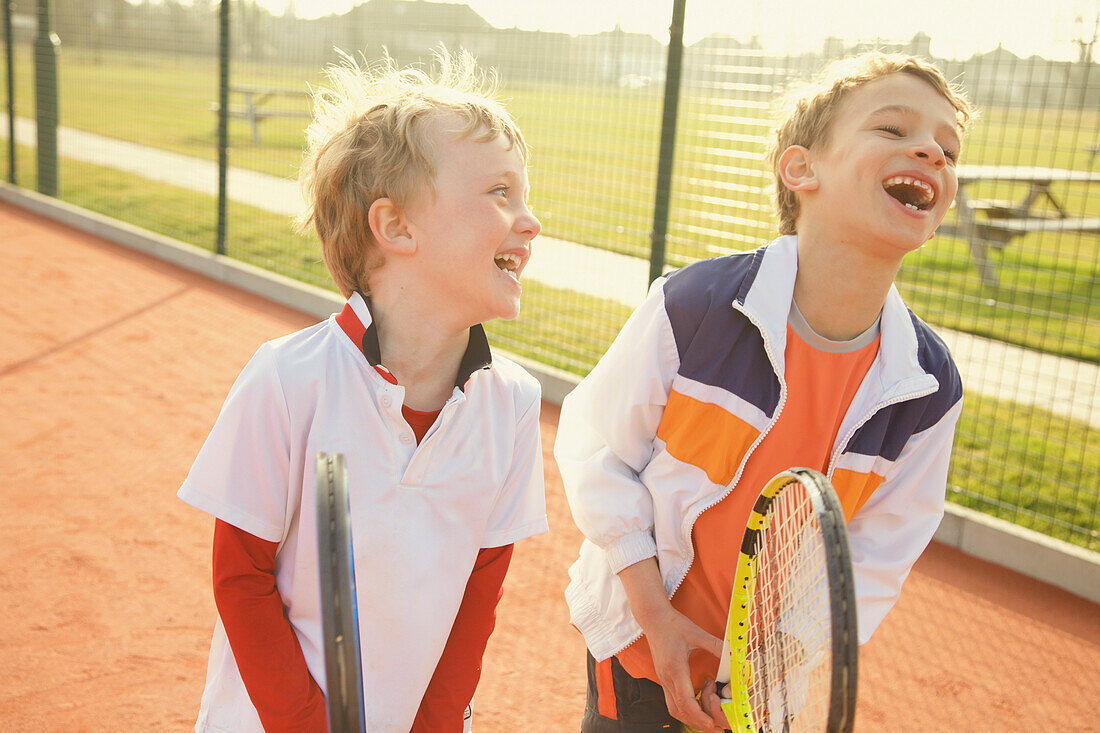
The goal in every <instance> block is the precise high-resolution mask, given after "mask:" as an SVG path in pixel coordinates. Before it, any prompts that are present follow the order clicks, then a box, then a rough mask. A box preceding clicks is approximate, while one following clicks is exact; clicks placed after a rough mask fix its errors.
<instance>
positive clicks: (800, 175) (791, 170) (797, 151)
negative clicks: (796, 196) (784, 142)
mask: <svg viewBox="0 0 1100 733" xmlns="http://www.w3.org/2000/svg"><path fill="white" fill-rule="evenodd" d="M777 168H778V171H779V177H780V179H782V181H783V185H784V186H786V187H787V188H789V189H790V190H792V191H816V190H817V188H818V185H819V184H818V180H817V175H816V174H814V165H813V156H812V155H811V154H810V151H809V150H808V149H807V148H804V147H802V146H801V145H792V146H790V147H789V148H787V149H786V150H784V151H783V153H782V155H780V156H779V165H778V166H777Z"/></svg>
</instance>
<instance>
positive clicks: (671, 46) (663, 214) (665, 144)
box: [649, 0, 687, 283]
mask: <svg viewBox="0 0 1100 733" xmlns="http://www.w3.org/2000/svg"><path fill="white" fill-rule="evenodd" d="M686 2H687V0H673V3H672V25H671V26H669V29H668V32H669V33H668V35H669V37H668V65H667V67H666V71H665V109H664V113H663V115H662V117H661V150H660V156H661V157H660V160H659V161H658V163H657V196H656V200H655V201H654V204H653V231H652V233H651V234H650V235H649V237H650V242H651V249H650V254H649V282H650V283H652V282H653V281H654V280H656V279H657V278H659V277H660V276H661V274H662V273H663V272H664V269H665V238H666V235H667V234H668V208H669V199H670V198H671V194H672V154H673V150H674V148H675V145H676V115H677V112H678V111H679V107H680V70H681V67H682V65H683V63H682V62H683V57H684V6H685V4H686Z"/></svg>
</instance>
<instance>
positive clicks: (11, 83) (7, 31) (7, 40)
mask: <svg viewBox="0 0 1100 733" xmlns="http://www.w3.org/2000/svg"><path fill="white" fill-rule="evenodd" d="M0 3H2V4H3V6H4V53H5V55H6V56H7V65H6V68H7V77H8V78H7V83H8V84H7V86H8V182H10V183H13V184H14V183H15V51H14V46H13V41H12V30H11V0H0Z"/></svg>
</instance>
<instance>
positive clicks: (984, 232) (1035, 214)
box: [939, 166, 1100, 286]
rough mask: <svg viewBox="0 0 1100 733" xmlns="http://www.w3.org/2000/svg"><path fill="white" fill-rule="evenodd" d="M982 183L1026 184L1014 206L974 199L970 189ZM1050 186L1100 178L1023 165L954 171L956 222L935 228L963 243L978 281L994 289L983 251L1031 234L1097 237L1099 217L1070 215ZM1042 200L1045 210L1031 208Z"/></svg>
mask: <svg viewBox="0 0 1100 733" xmlns="http://www.w3.org/2000/svg"><path fill="white" fill-rule="evenodd" d="M983 181H1007V182H1012V183H1018V184H1026V185H1027V186H1028V191H1027V194H1026V195H1025V197H1024V198H1023V199H1022V200H1020V201H1003V200H997V199H978V198H973V197H972V196H970V195H969V194H970V186H972V185H974V184H977V183H980V182H983ZM1054 183H1078V184H1081V183H1083V184H1095V183H1100V173H1095V172H1092V171H1077V170H1060V169H1054V168H1038V167H1026V166H971V167H961V168H960V169H959V190H958V194H957V195H956V197H955V209H956V212H957V214H958V220H957V222H956V223H953V224H944V225H942V226H940V228H939V231H940V233H942V234H947V235H953V236H958V237H961V238H963V239H966V240H967V243H968V244H969V246H970V256H971V259H973V261H974V266H975V268H976V269H977V270H978V275H979V276H980V277H981V279H982V282H984V283H986V284H987V285H994V286H996V285H997V273H996V272H995V271H994V269H993V265H992V264H991V263H990V261H989V256H988V250H989V248H990V247H992V248H993V249H996V250H1000V249H1004V247H1005V246H1006V245H1008V244H1009V243H1010V242H1011V241H1012V240H1013V239H1015V238H1016V237H1020V236H1023V235H1025V234H1031V233H1034V232H1083V233H1087V234H1100V217H1081V216H1070V215H1069V213H1068V212H1067V211H1066V210H1065V208H1064V207H1063V206H1062V203H1061V202H1060V201H1059V200H1058V199H1057V198H1056V197H1055V196H1054V194H1053V193H1052V192H1051V185H1052V184H1054ZM1040 200H1045V201H1046V202H1047V203H1048V204H1049V207H1050V208H1045V209H1044V208H1035V207H1034V204H1036V203H1037V202H1039V201H1040Z"/></svg>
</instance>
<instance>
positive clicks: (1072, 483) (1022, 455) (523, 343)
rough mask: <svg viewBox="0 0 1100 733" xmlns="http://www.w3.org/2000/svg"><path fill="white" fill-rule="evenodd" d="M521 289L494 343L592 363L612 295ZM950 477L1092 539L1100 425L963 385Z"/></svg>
mask: <svg viewBox="0 0 1100 733" xmlns="http://www.w3.org/2000/svg"><path fill="white" fill-rule="evenodd" d="M18 151H19V152H18V155H19V160H18V163H19V168H20V170H21V171H22V174H21V178H20V184H21V185H22V186H24V187H26V188H31V189H33V188H34V175H33V165H32V164H33V151H32V150H29V149H27V148H22V147H20V148H18ZM61 188H62V191H61V198H62V199H64V200H65V201H67V202H69V203H72V204H75V205H77V206H81V207H84V208H87V209H91V210H93V211H97V212H99V213H102V214H106V215H107V216H111V217H114V218H116V219H121V220H123V221H127V222H129V223H131V224H135V225H137V226H140V227H144V228H146V229H150V230H152V231H156V232H159V233H161V234H166V235H168V236H171V237H175V238H177V239H181V240H183V241H186V242H189V243H191V244H195V245H197V246H200V247H205V248H207V249H211V250H212V249H213V247H214V239H215V226H216V222H215V219H214V215H213V212H214V210H215V207H214V203H215V202H214V200H213V199H212V198H211V197H208V196H203V195H201V194H197V193H193V192H191V191H188V190H185V189H181V188H177V187H173V186H168V185H164V184H159V183H155V182H152V181H148V180H145V179H143V178H140V177H138V176H133V175H129V174H124V173H120V172H118V171H116V170H113V169H110V168H105V167H99V166H94V165H89V164H85V163H78V162H74V161H68V160H66V161H64V162H63V168H62V171H61ZM166 212H170V213H171V215H168V214H167V213H166ZM230 217H231V219H230V220H231V227H230V231H229V241H228V247H227V248H228V251H229V254H230V255H232V256H233V257H236V258H238V259H240V260H243V261H245V262H249V263H251V264H255V265H259V266H262V267H265V268H268V269H270V270H272V271H275V272H278V273H280V274H283V275H287V276H290V277H294V278H297V279H299V280H303V281H305V282H309V283H311V284H314V285H319V286H321V287H327V288H330V289H332V288H333V286H332V284H331V281H330V280H329V279H328V275H327V273H326V271H325V268H324V266H323V264H322V263H321V261H320V248H319V247H318V246H317V245H316V243H315V242H314V240H313V239H312V238H306V237H302V236H299V235H297V234H294V233H293V231H292V230H291V227H290V224H289V222H288V221H287V220H286V219H285V218H283V217H279V216H277V215H274V214H269V213H266V212H263V211H260V210H257V209H254V208H251V207H247V206H243V205H240V204H233V203H231V204H230ZM523 297H524V302H523V310H522V313H521V315H520V317H519V318H517V319H516V320H515V321H511V322H501V321H497V322H493V323H490V324H489V326H488V330H489V332H490V334H491V337H492V339H493V343H494V344H495V345H496V346H498V347H500V348H502V349H504V350H506V351H510V352H512V353H514V354H518V355H521V356H525V357H529V358H532V359H535V360H537V361H539V362H541V363H543V364H549V365H552V366H556V367H558V368H561V369H565V370H567V371H570V372H573V373H574V374H578V375H583V374H586V373H587V372H588V370H589V369H591V367H592V366H593V365H594V364H595V362H596V361H597V359H598V358H599V356H600V355H601V354H602V353H603V352H604V351H605V350H606V349H607V347H608V345H610V343H611V341H612V340H613V339H614V337H615V335H616V334H617V333H618V330H619V328H620V327H621V325H622V323H623V322H624V321H625V320H626V317H627V316H628V315H629V312H628V309H626V308H624V307H623V306H621V305H619V304H617V303H615V302H613V301H608V300H601V299H598V298H591V297H587V296H583V295H580V294H578V293H574V292H571V291H565V290H558V289H555V288H549V287H545V286H542V285H539V284H538V283H532V282H528V283H526V284H525V285H524V296H523ZM948 483H949V486H950V490H949V497H950V498H951V499H952V500H953V501H955V502H957V503H959V504H963V505H965V506H970V507H973V508H976V509H979V510H981V511H984V512H987V513H990V514H993V515H995V516H998V517H1001V518H1004V519H1007V520H1009V521H1012V522H1016V523H1017V524H1020V525H1022V526H1026V527H1030V528H1033V529H1036V530H1038V531H1041V532H1044V533H1046V534H1049V535H1052V536H1054V537H1058V538H1059V539H1063V540H1066V541H1067V542H1072V543H1074V544H1076V545H1079V546H1082V547H1085V548H1088V549H1091V550H1100V491H1098V489H1097V487H1100V431H1098V430H1095V429H1093V428H1090V427H1089V426H1087V425H1085V424H1083V423H1081V422H1077V421H1073V420H1067V419H1065V418H1062V417H1059V416H1057V415H1053V414H1051V413H1048V412H1046V411H1044V410H1040V409H1037V408H1032V407H1027V406H1022V405H1019V404H1016V403H1013V402H1008V401H1002V400H994V399H989V398H985V397H982V396H980V395H968V396H967V400H966V403H965V406H964V410H963V415H962V418H961V420H960V423H959V428H958V434H957V436H956V439H955V454H954V457H953V460H952V468H951V474H950V476H949V479H948Z"/></svg>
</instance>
